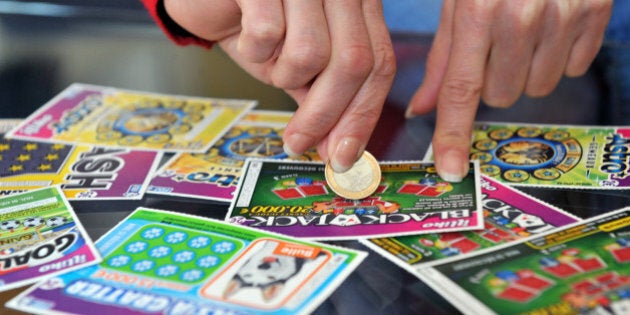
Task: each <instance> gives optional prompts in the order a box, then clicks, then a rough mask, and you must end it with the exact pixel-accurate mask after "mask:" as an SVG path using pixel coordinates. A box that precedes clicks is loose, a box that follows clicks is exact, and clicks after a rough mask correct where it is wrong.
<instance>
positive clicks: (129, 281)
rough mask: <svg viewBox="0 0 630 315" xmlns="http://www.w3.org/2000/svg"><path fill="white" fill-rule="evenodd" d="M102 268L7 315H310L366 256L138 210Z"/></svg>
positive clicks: (34, 291) (105, 248) (115, 237)
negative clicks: (87, 314) (28, 314)
mask: <svg viewBox="0 0 630 315" xmlns="http://www.w3.org/2000/svg"><path fill="white" fill-rule="evenodd" d="M97 247H98V249H99V250H100V251H101V253H103V256H104V260H103V262H102V263H101V264H99V265H95V266H91V267H88V268H83V269H80V270H76V271H73V272H70V273H66V274H63V275H60V276H57V277H54V278H51V279H48V280H46V281H43V282H41V283H39V284H38V285H37V286H34V287H32V288H30V289H28V290H27V291H25V292H23V293H22V294H20V295H19V296H17V297H16V298H14V299H12V300H11V301H9V302H8V304H7V306H9V307H11V308H16V309H19V310H22V311H26V312H32V313H36V314H78V313H80V314H84V313H85V312H86V310H90V313H92V314H146V315H151V314H253V313H256V314H308V313H309V312H312V311H313V310H314V309H315V308H316V307H317V306H318V305H319V304H321V302H322V301H323V300H324V299H325V298H326V297H327V296H328V295H330V294H331V293H332V291H333V290H334V289H335V288H336V287H337V286H338V285H339V284H340V283H341V282H342V281H343V280H344V279H345V278H346V277H347V276H348V275H349V274H350V273H351V272H352V271H353V270H354V269H355V268H356V267H357V266H358V264H359V263H360V262H361V261H362V260H363V259H364V258H365V256H366V253H365V252H362V251H355V250H350V249H343V248H340V247H335V246H331V245H325V244H320V243H314V242H307V241H301V240H295V239H291V238H288V237H285V236H280V235H278V234H273V233H267V232H264V231H261V230H257V229H251V228H247V227H242V226H237V225H231V224H228V223H226V222H220V221H217V220H212V219H207V218H201V217H195V216H190V215H184V214H180V213H172V212H165V211H161V210H154V209H146V208H139V209H136V211H134V212H133V213H132V214H131V215H130V216H129V217H127V218H126V219H125V220H123V221H122V222H121V223H120V224H118V225H117V226H116V227H114V229H112V230H111V231H110V232H108V233H107V234H106V235H105V236H103V237H102V238H101V239H99V241H98V242H97Z"/></svg>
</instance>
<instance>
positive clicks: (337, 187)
mask: <svg viewBox="0 0 630 315" xmlns="http://www.w3.org/2000/svg"><path fill="white" fill-rule="evenodd" d="M325 174H326V182H327V183H328V186H329V187H330V188H331V189H332V190H333V191H334V192H335V193H336V194H337V195H339V196H341V197H343V198H346V199H363V198H366V197H368V196H370V195H371V194H373V193H374V192H375V191H376V189H377V188H378V186H379V185H380V183H381V167H380V166H379V165H378V161H376V159H375V158H374V156H372V154H370V153H368V152H367V151H364V152H363V155H362V156H361V158H360V159H359V160H358V161H357V162H356V163H354V165H353V166H352V167H351V168H350V169H349V170H347V171H346V172H343V173H337V172H335V171H333V169H332V167H331V166H330V162H329V163H327V164H326V170H325Z"/></svg>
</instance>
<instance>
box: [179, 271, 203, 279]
mask: <svg viewBox="0 0 630 315" xmlns="http://www.w3.org/2000/svg"><path fill="white" fill-rule="evenodd" d="M201 277H203V271H201V270H198V269H192V270H188V271H186V272H184V273H182V275H181V276H180V278H181V279H182V280H184V281H189V282H190V281H196V280H199V279H201Z"/></svg>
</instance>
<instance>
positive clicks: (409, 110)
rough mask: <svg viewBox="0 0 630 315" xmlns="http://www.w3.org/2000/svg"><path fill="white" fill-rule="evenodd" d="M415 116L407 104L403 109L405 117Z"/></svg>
mask: <svg viewBox="0 0 630 315" xmlns="http://www.w3.org/2000/svg"><path fill="white" fill-rule="evenodd" d="M414 117H416V114H414V113H413V108H411V106H407V110H405V118H406V119H411V118H414Z"/></svg>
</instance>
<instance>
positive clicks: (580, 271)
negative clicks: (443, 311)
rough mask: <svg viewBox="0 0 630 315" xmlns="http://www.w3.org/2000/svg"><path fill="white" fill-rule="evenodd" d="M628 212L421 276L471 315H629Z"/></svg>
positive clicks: (464, 259) (425, 271) (465, 259)
mask: <svg viewBox="0 0 630 315" xmlns="http://www.w3.org/2000/svg"><path fill="white" fill-rule="evenodd" d="M629 253H630V208H624V209H619V210H616V211H611V212H609V213H606V214H603V215H599V216H596V217H593V218H589V219H587V220H585V221H581V222H576V223H572V224H570V225H567V226H564V227H561V228H558V229H554V230H552V231H548V232H545V233H543V234H541V235H538V236H534V237H530V238H527V239H523V240H519V241H517V242H514V243H510V244H505V245H502V246H499V247H495V248H493V249H488V250H485V251H483V252H479V253H478V254H476V255H473V256H468V257H461V259H457V260H454V261H450V262H445V263H443V264H439V265H436V266H434V267H431V268H426V269H422V270H420V271H419V275H420V277H421V278H422V279H423V280H424V281H425V282H427V283H428V284H429V285H430V286H431V287H433V288H434V289H435V290H436V291H437V292H438V293H440V294H442V295H444V297H445V298H446V299H447V300H448V301H450V302H452V303H453V304H454V306H456V307H457V308H459V310H460V311H462V312H463V313H466V314H628V311H630V295H629V294H628V288H629V287H630V255H629Z"/></svg>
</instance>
